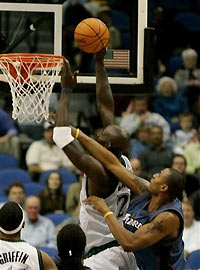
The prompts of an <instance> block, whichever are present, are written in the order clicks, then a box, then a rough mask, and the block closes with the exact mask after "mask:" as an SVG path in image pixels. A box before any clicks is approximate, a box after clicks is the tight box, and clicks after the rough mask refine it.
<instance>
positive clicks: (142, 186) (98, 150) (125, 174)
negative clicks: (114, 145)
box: [72, 129, 149, 194]
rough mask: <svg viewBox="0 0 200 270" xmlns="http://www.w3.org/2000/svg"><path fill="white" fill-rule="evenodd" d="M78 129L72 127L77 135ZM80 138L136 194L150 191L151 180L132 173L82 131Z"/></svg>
mask: <svg viewBox="0 0 200 270" xmlns="http://www.w3.org/2000/svg"><path fill="white" fill-rule="evenodd" d="M76 132H77V130H75V129H72V133H73V135H74V136H75V134H76ZM78 140H79V141H80V142H81V144H82V145H83V146H84V147H85V148H87V149H88V150H89V151H90V153H91V154H92V155H93V156H94V157H95V158H96V159H97V160H99V161H100V162H101V163H102V164H103V165H104V166H105V167H106V168H107V169H108V170H109V171H111V172H112V173H113V174H114V175H115V176H116V177H117V178H118V179H119V181H121V182H122V183H123V184H124V185H125V186H127V187H129V188H130V189H131V190H132V191H133V192H134V193H135V194H140V193H143V192H145V191H148V186H149V182H148V181H147V180H145V179H143V178H140V177H137V176H136V175H134V174H132V173H130V172H129V171H128V170H127V169H126V168H125V167H124V166H123V165H122V164H121V163H120V162H119V160H118V159H117V158H116V157H115V155H113V154H112V153H111V152H110V151H108V150H107V149H106V148H105V147H103V146H101V145H100V144H99V143H98V142H96V141H95V140H93V139H92V138H90V137H88V136H87V135H85V134H84V133H83V132H81V131H80V133H79V136H78Z"/></svg>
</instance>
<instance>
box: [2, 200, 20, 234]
mask: <svg viewBox="0 0 200 270" xmlns="http://www.w3.org/2000/svg"><path fill="white" fill-rule="evenodd" d="M18 206H19V207H20V208H21V210H22V215H23V217H22V221H21V223H20V225H19V226H18V227H17V228H16V229H14V230H12V231H6V230H4V229H3V228H2V227H0V231H1V232H2V233H5V234H15V233H17V232H19V231H20V230H21V228H22V226H23V223H24V211H23V209H22V207H21V205H19V204H18Z"/></svg>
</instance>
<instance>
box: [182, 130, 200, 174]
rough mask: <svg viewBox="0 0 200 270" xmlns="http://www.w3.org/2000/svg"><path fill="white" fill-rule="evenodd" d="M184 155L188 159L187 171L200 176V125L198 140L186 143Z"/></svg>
mask: <svg viewBox="0 0 200 270" xmlns="http://www.w3.org/2000/svg"><path fill="white" fill-rule="evenodd" d="M184 156H185V157H186V160H187V169H186V171H187V173H190V174H197V175H198V176H200V125H199V127H198V131H197V141H196V142H191V143H188V144H187V145H186V147H185V151H184Z"/></svg>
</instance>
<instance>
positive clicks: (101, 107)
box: [94, 48, 116, 128]
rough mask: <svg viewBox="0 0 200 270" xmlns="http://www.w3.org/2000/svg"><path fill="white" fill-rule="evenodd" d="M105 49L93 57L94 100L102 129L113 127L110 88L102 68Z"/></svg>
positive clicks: (104, 70)
mask: <svg viewBox="0 0 200 270" xmlns="http://www.w3.org/2000/svg"><path fill="white" fill-rule="evenodd" d="M105 54H106V48H103V49H102V50H101V51H100V52H98V53H96V54H95V55H94V58H95V61H96V100H97V108H98V111H99V113H100V115H101V120H102V123H103V126H104V128H105V127H107V126H109V125H115V124H116V122H115V117H114V101H113V95H112V91H111V87H110V84H109V81H108V76H107V72H106V69H105V67H104V57H105Z"/></svg>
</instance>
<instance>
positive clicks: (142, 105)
mask: <svg viewBox="0 0 200 270" xmlns="http://www.w3.org/2000/svg"><path fill="white" fill-rule="evenodd" d="M132 105H133V108H134V112H132V113H131V114H128V115H125V116H124V117H122V120H121V123H120V126H121V127H122V128H125V129H126V130H127V131H128V132H129V134H130V135H135V132H136V130H137V128H138V126H139V125H140V124H142V123H144V124H147V125H148V126H149V127H152V126H154V125H158V126H160V127H161V128H162V129H163V134H164V137H163V138H164V141H167V140H169V138H170V127H169V124H168V123H167V121H166V120H165V119H164V118H163V117H162V116H161V115H160V114H158V113H152V112H150V111H148V100H147V98H146V97H139V96H138V97H135V98H134V100H133V101H132Z"/></svg>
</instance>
